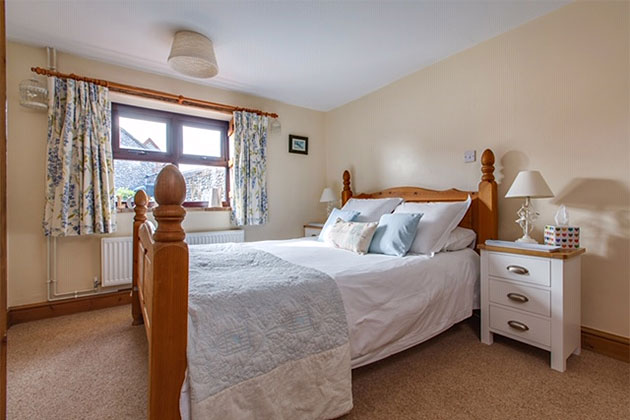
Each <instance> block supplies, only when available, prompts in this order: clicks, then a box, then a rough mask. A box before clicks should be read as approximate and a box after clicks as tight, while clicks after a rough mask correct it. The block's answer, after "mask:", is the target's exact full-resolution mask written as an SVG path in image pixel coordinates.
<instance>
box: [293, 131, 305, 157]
mask: <svg viewBox="0 0 630 420" xmlns="http://www.w3.org/2000/svg"><path fill="white" fill-rule="evenodd" d="M289 153H299V154H301V155H308V137H302V136H294V135H293V134H289Z"/></svg>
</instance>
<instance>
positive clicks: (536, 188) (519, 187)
mask: <svg viewBox="0 0 630 420" xmlns="http://www.w3.org/2000/svg"><path fill="white" fill-rule="evenodd" d="M505 197H506V198H510V197H530V198H549V197H553V193H552V192H551V189H550V188H549V185H547V183H546V182H545V179H544V178H543V177H542V175H541V174H540V172H538V171H521V172H519V173H518V175H516V178H515V179H514V182H513V183H512V186H511V187H510V189H509V190H508V192H507V194H505Z"/></svg>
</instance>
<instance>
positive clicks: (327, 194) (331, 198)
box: [319, 188, 337, 216]
mask: <svg viewBox="0 0 630 420" xmlns="http://www.w3.org/2000/svg"><path fill="white" fill-rule="evenodd" d="M336 200H337V198H336V197H335V193H333V191H332V190H331V189H330V188H324V191H322V196H321V197H320V198H319V202H320V203H327V206H326V216H330V212H331V211H332V209H333V203H334V202H335V201H336Z"/></svg>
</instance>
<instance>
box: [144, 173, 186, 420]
mask: <svg viewBox="0 0 630 420" xmlns="http://www.w3.org/2000/svg"><path fill="white" fill-rule="evenodd" d="M185 197H186V183H185V181H184V178H183V176H182V175H181V173H180V172H179V170H178V169H177V167H175V166H174V165H168V166H166V167H165V168H164V169H162V171H161V172H160V174H159V175H158V177H157V180H156V186H155V199H156V201H157V203H158V207H157V208H156V209H155V210H154V212H153V215H154V217H155V220H156V221H157V229H156V230H155V232H154V231H153V227H152V225H151V224H150V223H148V222H147V220H146V213H147V204H148V198H147V195H146V194H145V193H144V191H138V193H137V194H136V197H135V202H136V208H135V217H134V231H133V288H132V316H133V324H134V325H139V324H141V323H144V325H145V330H146V333H147V339H148V343H149V395H148V418H149V419H151V420H154V419H164V420H171V419H179V418H180V414H179V396H180V390H181V386H182V383H183V381H184V375H185V372H186V344H187V328H188V245H187V244H186V242H184V238H185V236H186V234H185V232H184V229H183V228H182V221H183V220H184V217H185V215H186V210H184V208H183V207H182V203H183V202H184V199H185Z"/></svg>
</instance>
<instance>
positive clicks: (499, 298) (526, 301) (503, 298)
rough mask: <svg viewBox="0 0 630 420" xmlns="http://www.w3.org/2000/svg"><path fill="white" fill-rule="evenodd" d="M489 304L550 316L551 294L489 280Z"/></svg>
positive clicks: (545, 291)
mask: <svg viewBox="0 0 630 420" xmlns="http://www.w3.org/2000/svg"><path fill="white" fill-rule="evenodd" d="M489 287H490V293H489V295H490V302H493V303H498V304H501V305H505V306H511V307H512V308H516V309H520V310H522V311H527V312H533V313H535V314H539V315H543V316H551V309H550V308H551V292H550V291H549V290H543V289H537V288H535V287H530V286H524V285H522V284H516V283H507V282H504V281H499V280H493V279H490V282H489Z"/></svg>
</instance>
